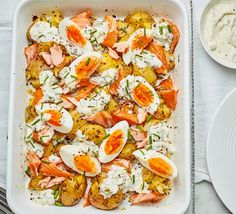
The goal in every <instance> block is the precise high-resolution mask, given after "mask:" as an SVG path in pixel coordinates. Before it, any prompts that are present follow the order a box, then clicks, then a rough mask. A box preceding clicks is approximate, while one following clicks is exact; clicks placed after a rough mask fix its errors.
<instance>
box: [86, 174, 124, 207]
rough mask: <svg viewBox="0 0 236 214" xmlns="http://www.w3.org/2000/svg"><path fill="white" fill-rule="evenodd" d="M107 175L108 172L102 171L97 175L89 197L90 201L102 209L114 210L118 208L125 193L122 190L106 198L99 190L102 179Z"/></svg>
mask: <svg viewBox="0 0 236 214" xmlns="http://www.w3.org/2000/svg"><path fill="white" fill-rule="evenodd" d="M105 177H106V173H104V172H102V173H101V174H100V175H98V176H96V178H94V179H93V182H92V185H91V187H90V190H89V193H88V197H89V201H90V203H91V204H92V205H93V206H94V207H96V208H98V209H101V210H113V209H115V208H117V207H118V206H119V205H120V203H121V202H122V200H123V198H124V195H123V193H122V192H121V191H119V192H117V193H116V194H115V195H113V196H111V197H110V198H107V199H105V198H104V197H103V196H102V195H101V194H100V190H99V185H100V184H101V183H102V180H103V179H104V178H105Z"/></svg>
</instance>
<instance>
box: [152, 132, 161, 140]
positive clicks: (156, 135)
mask: <svg viewBox="0 0 236 214" xmlns="http://www.w3.org/2000/svg"><path fill="white" fill-rule="evenodd" d="M152 134H153V135H154V136H155V137H158V138H159V139H160V138H161V137H160V135H158V134H155V133H152Z"/></svg>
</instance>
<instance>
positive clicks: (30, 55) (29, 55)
mask: <svg viewBox="0 0 236 214" xmlns="http://www.w3.org/2000/svg"><path fill="white" fill-rule="evenodd" d="M24 53H25V56H26V60H27V64H28V65H29V64H30V63H32V62H34V61H35V60H36V58H37V56H38V44H33V45H30V46H28V47H26V48H25V49H24Z"/></svg>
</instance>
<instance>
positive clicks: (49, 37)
mask: <svg viewBox="0 0 236 214" xmlns="http://www.w3.org/2000/svg"><path fill="white" fill-rule="evenodd" d="M29 33H30V37H31V39H32V40H34V41H36V42H50V41H53V40H54V39H55V37H57V36H58V33H59V32H58V29H57V28H56V27H54V26H50V24H49V23H48V22H45V21H37V22H36V23H35V24H34V25H33V26H32V27H31V28H30V31H29Z"/></svg>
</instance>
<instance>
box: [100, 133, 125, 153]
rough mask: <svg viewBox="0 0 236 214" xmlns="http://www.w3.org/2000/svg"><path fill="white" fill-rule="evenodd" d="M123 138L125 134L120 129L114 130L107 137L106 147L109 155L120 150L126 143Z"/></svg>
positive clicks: (105, 149)
mask: <svg viewBox="0 0 236 214" xmlns="http://www.w3.org/2000/svg"><path fill="white" fill-rule="evenodd" d="M123 138H124V134H123V132H122V131H121V130H120V129H118V130H116V131H114V132H113V133H112V134H111V135H110V136H109V138H108V139H107V142H106V144H105V147H104V151H105V153H106V154H107V155H112V154H115V153H117V152H119V151H120V149H121V147H122V146H123V143H124V140H123Z"/></svg>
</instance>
